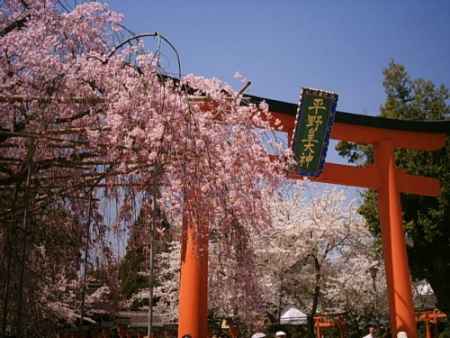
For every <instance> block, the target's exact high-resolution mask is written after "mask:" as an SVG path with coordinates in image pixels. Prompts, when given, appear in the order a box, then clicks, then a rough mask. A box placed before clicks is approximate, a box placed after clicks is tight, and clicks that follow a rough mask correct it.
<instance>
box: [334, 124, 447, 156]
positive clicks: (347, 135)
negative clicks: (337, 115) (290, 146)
mask: <svg viewBox="0 0 450 338" xmlns="http://www.w3.org/2000/svg"><path fill="white" fill-rule="evenodd" d="M331 137H332V138H334V139H337V140H344V141H350V142H355V143H359V144H375V143H379V142H382V141H384V140H390V141H391V142H392V145H393V147H394V148H407V149H417V150H430V151H431V150H437V149H440V148H442V147H443V146H444V145H445V141H446V140H447V135H445V134H436V133H423V132H410V131H402V130H389V129H380V128H373V127H364V126H357V125H351V124H344V123H335V124H334V125H333V128H332V130H331Z"/></svg>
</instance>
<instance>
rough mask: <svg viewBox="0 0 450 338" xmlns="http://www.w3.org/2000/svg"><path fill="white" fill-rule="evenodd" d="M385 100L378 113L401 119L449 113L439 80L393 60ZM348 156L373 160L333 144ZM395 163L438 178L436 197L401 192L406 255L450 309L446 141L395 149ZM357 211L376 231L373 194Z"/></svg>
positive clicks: (449, 157)
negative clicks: (437, 146) (433, 146)
mask: <svg viewBox="0 0 450 338" xmlns="http://www.w3.org/2000/svg"><path fill="white" fill-rule="evenodd" d="M383 85H384V88H385V92H386V101H385V102H384V104H383V105H382V106H381V110H380V116H382V117H387V118H395V119H404V120H423V121H427V120H445V119H449V118H450V106H449V105H448V99H449V92H448V89H447V88H445V87H444V86H443V85H441V86H436V85H434V84H433V83H432V82H431V81H428V80H423V79H411V77H410V76H409V74H408V73H407V71H406V69H405V67H404V66H402V65H400V64H397V63H395V62H393V61H391V63H390V64H389V66H388V67H387V68H386V69H385V70H384V81H383ZM337 150H338V151H339V153H340V154H341V155H342V156H344V157H346V158H347V159H348V160H349V161H350V162H356V163H360V164H363V163H365V162H370V161H371V160H372V150H371V148H370V147H367V146H359V145H358V146H357V145H354V144H351V143H348V142H341V143H339V144H338V145H337ZM395 156H396V165H397V166H398V167H399V168H401V169H404V170H405V171H407V172H408V173H411V174H414V175H423V176H431V177H434V178H437V179H439V180H440V181H441V185H442V186H441V187H442V191H441V195H440V196H439V197H438V198H432V197H425V196H416V195H410V194H402V196H401V202H402V207H403V222H404V225H405V229H406V234H407V237H408V243H409V245H408V256H409V264H410V267H411V270H412V275H413V277H414V278H415V279H426V280H427V281H428V282H429V283H430V284H431V286H432V288H433V290H434V293H435V295H436V297H437V301H438V306H439V308H440V309H441V310H442V311H445V312H446V313H450V283H449V282H448V281H449V279H450V143H449V141H448V140H447V143H446V146H445V147H444V148H443V149H441V150H439V151H436V152H421V151H414V150H404V149H401V150H397V151H396V152H395ZM363 197H364V203H363V204H362V205H361V207H360V209H359V212H360V213H361V214H362V215H363V216H364V217H365V218H366V220H367V222H368V224H369V226H370V227H371V229H372V231H373V232H374V233H375V234H379V232H380V230H379V227H380V225H379V219H378V211H377V195H376V193H375V192H374V191H368V192H365V193H363Z"/></svg>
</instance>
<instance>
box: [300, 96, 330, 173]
mask: <svg viewBox="0 0 450 338" xmlns="http://www.w3.org/2000/svg"><path fill="white" fill-rule="evenodd" d="M337 100H338V96H337V94H335V93H330V92H325V91H322V90H316V89H310V88H303V90H302V94H301V98H300V103H299V106H298V109H297V117H296V120H295V130H294V137H293V142H292V150H293V152H294V157H295V160H296V162H297V167H298V171H299V173H300V174H301V175H304V176H319V175H320V173H321V172H322V168H323V165H324V162H325V156H326V154H327V149H328V140H329V138H330V131H331V127H332V125H333V122H334V116H335V113H336V104H337Z"/></svg>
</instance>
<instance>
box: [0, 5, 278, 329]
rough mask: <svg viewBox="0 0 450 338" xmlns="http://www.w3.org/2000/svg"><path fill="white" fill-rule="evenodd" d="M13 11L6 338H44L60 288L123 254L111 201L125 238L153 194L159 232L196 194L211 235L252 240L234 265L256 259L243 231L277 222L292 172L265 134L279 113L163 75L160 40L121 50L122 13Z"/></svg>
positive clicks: (7, 79)
mask: <svg viewBox="0 0 450 338" xmlns="http://www.w3.org/2000/svg"><path fill="white" fill-rule="evenodd" d="M0 6H1V7H0V83H1V85H0V86H1V93H0V109H1V112H2V114H0V146H1V148H0V149H1V150H0V151H1V153H0V185H1V186H2V190H1V194H2V199H1V202H0V204H1V212H0V217H1V220H2V222H1V224H2V226H1V228H0V240H1V250H2V254H1V255H0V257H1V258H0V260H1V262H0V269H1V273H0V275H1V277H0V283H1V291H0V305H1V308H0V316H1V319H2V327H1V328H0V329H1V330H2V331H1V332H2V334H3V335H4V334H6V333H7V331H8V332H10V333H12V334H16V335H18V336H22V335H24V334H25V335H27V334H28V335H32V334H34V335H38V336H39V335H42V332H41V331H39V330H40V327H42V326H39V325H38V324H39V323H42V322H43V321H42V320H41V319H40V318H41V317H42V316H44V315H43V314H45V313H46V311H47V309H48V311H51V306H50V304H54V303H55V302H62V303H64V300H63V299H59V300H58V299H54V298H55V294H59V295H61V297H64V295H63V293H59V292H58V293H53V291H52V290H53V289H54V288H61V286H57V285H59V284H58V283H60V282H61V281H67V283H71V282H70V281H72V280H77V279H80V275H79V271H80V267H81V266H84V268H83V269H81V282H83V280H84V281H86V278H85V277H83V275H84V276H86V275H87V273H86V271H87V269H86V268H87V267H89V266H90V258H89V257H92V254H93V253H94V252H95V253H96V254H97V255H98V254H99V252H100V254H101V255H105V257H106V256H111V253H112V252H113V250H112V249H111V243H110V241H109V240H108V232H109V231H110V227H108V226H107V224H105V222H104V219H103V217H102V215H101V213H100V206H99V205H100V203H99V201H101V199H102V197H101V196H102V193H105V192H106V193H107V194H108V196H115V198H117V200H118V201H120V203H119V204H118V205H119V206H120V210H118V216H119V217H118V219H117V222H116V227H115V230H123V228H124V227H126V226H128V225H129V224H132V223H133V215H132V214H133V210H134V208H133V205H135V204H136V200H137V199H138V200H139V198H138V197H137V196H141V195H142V194H144V193H146V194H148V196H149V198H148V203H149V204H150V207H149V208H143V209H142V210H144V212H145V213H146V217H147V218H148V225H150V224H153V228H156V229H158V227H159V226H160V223H161V220H160V219H159V218H158V213H157V212H156V210H157V209H161V210H163V211H164V213H165V214H166V215H167V217H170V218H172V219H177V218H178V219H179V218H180V215H181V213H182V208H183V200H184V198H185V197H186V196H187V195H188V194H189V193H191V192H195V194H196V196H197V199H196V208H197V210H209V212H208V215H207V217H208V220H209V224H210V229H209V231H210V232H212V233H213V232H217V233H220V234H226V235H227V236H229V237H230V238H233V241H229V242H227V243H231V242H232V243H234V242H236V241H239V242H242V243H244V244H242V245H243V247H242V248H240V249H239V250H237V251H236V250H234V249H233V247H232V246H230V245H222V246H221V247H220V250H221V252H222V254H223V255H224V256H227V255H240V254H244V253H246V252H247V251H249V250H251V248H250V246H249V245H248V241H247V240H246V238H247V236H248V234H249V231H250V230H248V231H241V230H242V229H263V228H265V227H266V226H267V225H268V224H270V222H271V219H270V217H269V215H268V213H267V207H266V205H265V199H264V198H263V196H264V195H265V193H267V192H270V191H271V190H272V189H273V187H274V186H275V185H276V184H277V182H278V180H279V178H280V177H281V175H282V174H283V170H284V166H283V164H282V163H280V162H278V161H276V160H274V159H271V158H269V156H268V154H267V153H266V152H265V151H264V149H263V146H262V144H261V142H260V139H259V136H258V134H257V133H256V132H255V129H258V128H263V129H271V128H270V125H269V121H270V120H271V116H270V114H269V112H268V111H267V105H262V106H261V107H256V106H254V105H251V104H246V103H245V102H243V98H242V95H241V94H242V93H240V92H237V91H235V90H233V89H232V88H231V87H229V86H228V85H226V84H224V83H222V82H221V81H219V80H217V79H205V78H202V77H198V76H194V75H188V76H185V77H183V78H180V79H176V80H172V79H170V78H168V77H166V76H163V75H164V74H162V72H161V69H160V67H159V63H158V53H152V52H146V51H145V49H144V45H143V37H145V36H153V37H156V38H159V39H161V41H166V42H167V40H165V38H164V37H162V36H161V35H160V34H147V35H141V36H140V37H139V38H138V37H134V38H132V39H128V40H127V41H126V43H123V44H120V45H116V44H115V43H114V41H115V37H117V34H123V33H124V30H123V26H122V25H121V20H122V16H121V15H120V14H118V13H116V12H114V11H112V10H110V9H109V8H108V7H107V6H105V5H102V4H100V3H97V2H86V3H82V4H80V5H78V6H76V7H75V8H73V9H72V10H65V9H63V8H61V6H60V1H56V0H46V1H40V0H39V1H38V0H5V1H3V2H2V3H1V5H0ZM199 97H200V99H199ZM145 203H147V202H145ZM202 217H204V216H202ZM55 234H60V235H58V236H55ZM68 245H69V247H70V250H66V249H67V247H68ZM41 252H44V253H45V254H46V256H45V257H46V258H45V259H38V258H35V257H39V255H40V253H41ZM61 253H63V254H61ZM43 257H44V256H43ZM46 260H51V261H53V260H54V261H55V264H46V263H45V261H46ZM106 260H108V259H106ZM244 262H245V264H246V263H247V262H249V261H245V260H244ZM242 269H245V268H244V267H242ZM240 276H241V275H240ZM82 284H83V283H82ZM51 285H55V286H54V288H53V287H51ZM81 289H82V290H84V286H83V285H82V286H81ZM45 290H47V291H46V292H44V291H45ZM82 294H84V292H82ZM69 298H70V297H69ZM82 303H83V304H84V303H85V302H82ZM25 304H29V306H28V305H27V306H25ZM37 304H39V306H38V305H37ZM35 305H36V306H35ZM74 311H78V312H79V311H80V310H79V309H75V310H74ZM81 312H83V310H82V309H81ZM79 315H80V314H79ZM81 317H83V315H82V314H81ZM24 322H27V323H31V324H30V325H27V327H25V326H24V325H23V323H24ZM48 332H51V331H47V333H48ZM53 332H54V331H53Z"/></svg>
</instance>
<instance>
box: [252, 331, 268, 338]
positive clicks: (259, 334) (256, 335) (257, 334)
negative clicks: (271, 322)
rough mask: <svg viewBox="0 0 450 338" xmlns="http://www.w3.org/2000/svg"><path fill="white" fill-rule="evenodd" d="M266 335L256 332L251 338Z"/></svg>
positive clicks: (260, 337) (261, 337)
mask: <svg viewBox="0 0 450 338" xmlns="http://www.w3.org/2000/svg"><path fill="white" fill-rule="evenodd" d="M265 336H266V335H265V334H264V333H262V332H256V333H255V334H253V336H252V338H263V337H265Z"/></svg>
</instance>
